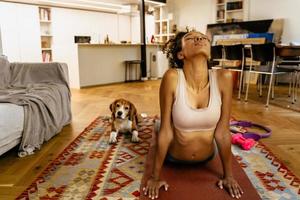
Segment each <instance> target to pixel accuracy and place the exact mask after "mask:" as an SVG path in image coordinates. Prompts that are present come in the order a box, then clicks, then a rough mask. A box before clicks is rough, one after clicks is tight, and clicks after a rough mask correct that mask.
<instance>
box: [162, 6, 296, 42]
mask: <svg viewBox="0 0 300 200" xmlns="http://www.w3.org/2000/svg"><path fill="white" fill-rule="evenodd" d="M246 2H247V4H248V5H247V7H248V9H249V10H248V12H245V13H246V14H247V15H248V16H245V18H248V19H249V20H260V19H275V18H284V30H283V35H282V42H283V43H289V42H291V41H296V42H300V26H299V24H300V20H299V19H300V12H299V8H300V1H299V0H285V1H283V0H247V1H246ZM168 4H170V5H171V6H172V12H173V13H174V19H175V20H174V22H175V23H176V24H177V25H178V27H179V28H184V27H185V26H190V27H195V28H196V29H197V30H199V31H202V32H205V31H206V25H207V24H210V23H215V14H216V13H215V12H216V11H215V10H216V9H215V6H216V0H176V1H169V3H168Z"/></svg>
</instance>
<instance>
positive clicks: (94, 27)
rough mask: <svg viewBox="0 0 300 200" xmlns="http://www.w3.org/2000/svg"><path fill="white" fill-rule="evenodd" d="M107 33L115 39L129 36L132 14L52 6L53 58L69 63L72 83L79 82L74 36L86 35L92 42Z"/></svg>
mask: <svg viewBox="0 0 300 200" xmlns="http://www.w3.org/2000/svg"><path fill="white" fill-rule="evenodd" d="M107 34H108V36H109V39H110V41H113V42H120V40H130V38H131V35H130V16H124V15H116V14H108V13H100V12H88V11H80V10H70V9H63V8H52V35H53V44H52V48H53V59H54V61H59V62H65V63H67V64H68V67H69V74H70V85H71V87H75V88H79V85H80V83H79V68H78V55H77V54H78V52H77V45H76V44H75V43H74V36H75V35H87V36H91V37H92V38H91V43H103V41H104V38H105V37H106V35H107ZM112 56H113V55H112ZM108 67H109V66H108ZM91 73H92V72H91Z"/></svg>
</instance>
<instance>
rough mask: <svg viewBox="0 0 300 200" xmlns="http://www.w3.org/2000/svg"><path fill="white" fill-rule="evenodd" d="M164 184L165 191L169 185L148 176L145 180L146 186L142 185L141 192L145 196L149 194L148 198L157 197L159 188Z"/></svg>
mask: <svg viewBox="0 0 300 200" xmlns="http://www.w3.org/2000/svg"><path fill="white" fill-rule="evenodd" d="M162 186H164V188H165V191H167V190H168V187H169V185H168V184H167V182H166V181H161V180H155V179H154V178H150V179H149V180H148V181H147V184H146V187H143V192H144V195H145V196H147V195H148V196H149V198H150V199H156V198H158V193H159V189H160V188H161V187H162Z"/></svg>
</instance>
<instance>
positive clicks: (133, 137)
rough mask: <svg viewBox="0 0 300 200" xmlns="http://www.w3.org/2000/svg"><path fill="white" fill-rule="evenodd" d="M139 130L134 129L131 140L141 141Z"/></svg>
mask: <svg viewBox="0 0 300 200" xmlns="http://www.w3.org/2000/svg"><path fill="white" fill-rule="evenodd" d="M138 134H139V133H138V132H137V131H136V130H134V131H132V137H131V141H132V142H139V141H140V138H139V136H138Z"/></svg>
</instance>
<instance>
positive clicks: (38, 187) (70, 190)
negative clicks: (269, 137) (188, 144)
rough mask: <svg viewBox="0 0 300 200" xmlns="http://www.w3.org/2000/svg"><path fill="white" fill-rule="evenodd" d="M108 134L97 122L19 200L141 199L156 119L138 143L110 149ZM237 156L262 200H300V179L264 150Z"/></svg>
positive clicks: (121, 142) (103, 122)
mask: <svg viewBox="0 0 300 200" xmlns="http://www.w3.org/2000/svg"><path fill="white" fill-rule="evenodd" d="M109 131H110V121H109V118H108V117H98V118H97V119H96V120H95V121H94V122H92V123H91V124H90V125H89V126H88V127H87V128H86V129H85V130H84V131H83V132H82V133H81V134H80V135H79V136H78V137H77V138H76V139H75V140H74V141H73V142H72V143H71V144H70V145H69V146H68V147H67V148H66V149H65V150H64V151H63V152H62V153H61V154H60V155H59V156H58V157H57V158H56V159H55V160H54V161H53V162H52V163H50V164H49V165H48V167H47V168H46V169H45V170H44V171H43V172H42V173H41V174H40V175H39V176H38V177H37V178H36V180H35V181H34V182H33V183H32V184H31V185H30V186H29V187H28V188H27V189H26V190H25V191H24V192H23V193H22V194H21V195H20V196H19V197H18V198H17V199H22V200H25V199H43V200H46V199H47V200H50V199H51V200H58V199H74V200H77V199H78V200H82V199H86V200H133V199H138V198H139V196H140V192H139V189H140V182H141V179H142V176H143V172H144V163H145V161H146V155H147V153H148V150H149V147H150V144H151V135H152V133H153V118H144V120H143V121H142V122H141V123H140V124H139V137H140V138H141V142H140V143H136V144H135V143H131V142H130V138H131V135H126V134H120V135H119V136H118V142H117V144H114V145H109V144H108V137H109V133H110V132H109ZM233 153H234V155H236V158H237V160H238V161H239V163H240V165H241V166H242V167H243V169H244V170H245V172H246V174H247V176H248V177H249V178H250V180H251V182H252V183H253V185H254V186H255V188H256V189H257V190H258V193H259V194H260V196H261V197H262V199H270V200H271V199H272V200H274V199H280V200H281V199H299V194H300V181H299V178H297V177H296V176H295V175H293V173H291V172H290V171H289V170H288V169H287V168H286V167H285V166H284V165H283V164H282V163H281V162H280V161H279V160H278V159H277V158H276V157H275V156H274V155H273V154H272V153H271V152H270V151H269V150H268V149H267V148H266V147H265V146H264V145H263V144H261V143H257V145H256V146H255V147H254V148H252V150H251V151H243V150H240V149H239V148H238V147H233ZM250 163H251V164H250Z"/></svg>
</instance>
